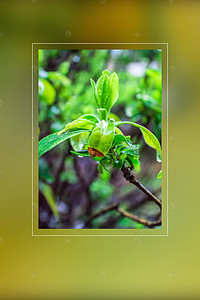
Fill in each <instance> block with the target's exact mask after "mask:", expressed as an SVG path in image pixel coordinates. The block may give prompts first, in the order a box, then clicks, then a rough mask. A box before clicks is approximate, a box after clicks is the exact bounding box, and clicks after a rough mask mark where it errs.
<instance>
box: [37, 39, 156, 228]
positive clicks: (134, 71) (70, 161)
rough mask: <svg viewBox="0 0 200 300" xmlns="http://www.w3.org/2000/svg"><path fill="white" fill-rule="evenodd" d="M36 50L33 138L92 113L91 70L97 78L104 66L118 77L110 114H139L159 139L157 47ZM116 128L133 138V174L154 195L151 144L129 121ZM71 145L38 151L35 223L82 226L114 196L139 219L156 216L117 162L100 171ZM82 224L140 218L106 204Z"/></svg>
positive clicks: (128, 223)
mask: <svg viewBox="0 0 200 300" xmlns="http://www.w3.org/2000/svg"><path fill="white" fill-rule="evenodd" d="M55 46H56V45H55ZM38 51H39V53H38V60H39V62H38V63H39V70H38V74H39V79H38V96H39V116H38V121H39V138H40V139H41V138H43V137H45V136H46V135H48V134H51V133H54V132H57V131H59V130H61V129H63V128H64V126H65V124H67V123H69V122H71V121H73V120H75V119H77V118H79V117H80V116H81V115H82V114H97V112H96V109H97V107H96V102H95V99H94V96H93V92H92V88H91V86H90V78H93V79H94V80H95V81H97V79H98V78H99V77H100V75H101V73H102V71H103V70H104V69H108V70H109V71H110V72H114V71H115V72H117V74H118V76H119V82H120V86H119V99H118V101H117V103H116V105H114V107H113V109H112V112H111V113H110V115H109V118H114V119H115V120H116V121H119V120H129V121H133V122H138V123H139V124H142V125H144V126H145V127H147V128H148V129H149V130H151V131H152V132H153V133H154V134H155V135H156V136H157V138H158V139H159V140H160V141H161V110H162V74H161V65H162V51H161V50H120V49H118V50H59V49H58V50H38ZM122 130H123V132H124V133H125V134H126V135H131V137H132V140H133V142H135V143H139V145H140V151H139V152H140V161H141V171H140V173H139V174H135V175H136V177H137V178H139V179H140V180H141V181H142V183H143V184H144V185H145V186H146V187H147V188H148V189H150V190H151V191H152V192H153V193H154V194H155V195H156V196H158V198H160V199H161V179H157V174H158V172H159V170H160V168H161V163H158V162H157V161H156V151H155V150H153V149H151V148H149V147H148V146H146V144H145V143H144V142H143V138H142V134H141V132H140V131H139V130H138V129H136V128H135V127H133V126H124V127H123V128H122ZM70 150H73V149H72V148H71V146H70V143H69V142H68V141H67V142H64V143H63V144H61V145H60V146H59V147H56V148H55V149H53V150H52V151H50V152H48V153H47V154H45V155H44V156H43V157H41V158H40V159H39V180H40V184H39V189H40V194H39V206H40V207H39V228H75V229H81V228H85V223H86V222H87V220H88V219H89V218H90V217H91V216H92V215H93V214H94V213H96V212H99V211H100V210H101V209H103V208H105V207H107V206H108V205H110V204H113V203H116V201H120V203H121V205H120V207H122V208H124V209H126V210H127V211H129V212H132V213H134V214H135V215H137V216H139V217H141V218H143V219H147V220H150V221H156V220H157V219H158V218H159V213H160V209H159V207H158V206H157V205H156V204H155V203H154V202H152V201H151V200H149V199H148V197H147V196H146V195H145V194H143V193H142V192H141V191H140V190H138V189H137V188H136V187H135V186H134V185H131V184H130V183H128V182H126V180H125V179H124V177H123V175H122V173H121V172H120V171H119V170H117V169H113V168H110V170H108V171H106V170H104V172H103V174H99V173H98V171H97V164H96V162H94V161H93V160H92V159H91V158H88V157H85V158H83V159H82V158H78V157H76V156H75V155H73V154H71V153H70ZM135 172H136V171H135ZM136 173H137V172H136ZM87 228H88V226H87ZM89 228H137V229H139V228H145V226H144V225H143V224H140V223H138V222H135V221H133V220H130V219H128V218H125V217H122V216H120V214H119V213H118V212H116V211H111V212H108V213H107V214H104V215H102V216H99V217H98V218H95V219H94V220H93V221H92V222H91V224H90V225H89ZM157 228H159V227H157Z"/></svg>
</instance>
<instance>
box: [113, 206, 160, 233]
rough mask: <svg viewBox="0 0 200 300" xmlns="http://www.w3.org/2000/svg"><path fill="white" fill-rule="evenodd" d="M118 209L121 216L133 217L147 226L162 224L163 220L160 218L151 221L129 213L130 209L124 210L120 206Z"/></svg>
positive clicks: (132, 218)
mask: <svg viewBox="0 0 200 300" xmlns="http://www.w3.org/2000/svg"><path fill="white" fill-rule="evenodd" d="M117 211H118V212H119V213H120V214H121V216H123V217H126V218H129V219H131V220H133V221H136V222H139V223H141V224H143V225H145V226H147V227H150V228H151V227H154V226H158V225H161V220H160V219H159V220H158V221H153V222H150V221H147V220H145V219H142V218H140V217H137V216H135V215H133V214H131V213H129V212H128V211H125V210H123V209H121V208H119V207H118V208H117Z"/></svg>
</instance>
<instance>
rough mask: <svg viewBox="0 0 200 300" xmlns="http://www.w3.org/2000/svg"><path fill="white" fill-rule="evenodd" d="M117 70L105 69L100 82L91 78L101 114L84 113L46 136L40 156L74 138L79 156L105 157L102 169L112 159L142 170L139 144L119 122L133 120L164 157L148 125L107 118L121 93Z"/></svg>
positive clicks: (41, 145) (151, 144)
mask: <svg viewBox="0 0 200 300" xmlns="http://www.w3.org/2000/svg"><path fill="white" fill-rule="evenodd" d="M113 74H114V75H113ZM113 74H111V76H110V77H109V72H108V71H107V70H105V71H103V73H102V76H101V77H100V78H99V80H98V81H97V84H96V86H95V84H94V82H93V81H92V80H91V84H92V87H93V90H94V94H95V99H96V101H97V103H98V107H99V109H98V110H97V111H98V113H99V118H98V117H96V116H95V115H92V114H88V115H83V116H81V117H80V118H78V119H77V120H75V121H73V122H71V123H68V124H67V125H66V126H65V128H64V129H63V130H61V131H60V132H58V133H57V134H56V133H54V134H51V135H49V136H46V137H45V138H43V139H42V140H40V142H39V157H40V156H41V155H43V154H44V153H45V152H47V151H49V150H50V149H52V148H54V147H55V146H56V145H58V144H60V143H61V142H63V141H65V140H66V139H69V138H70V141H71V145H72V147H73V148H74V150H75V151H77V150H78V151H79V152H73V153H74V154H77V155H79V156H86V155H90V156H91V157H93V158H95V159H96V160H99V157H101V161H100V164H99V170H101V167H105V166H106V164H108V163H112V165H113V166H114V167H117V168H119V169H121V168H122V166H123V164H124V163H128V164H129V165H131V166H134V167H135V169H136V170H137V171H139V170H140V167H139V166H140V165H139V160H138V159H139V156H138V154H137V153H135V151H134V150H135V147H134V145H132V143H131V140H130V137H129V138H127V137H125V136H124V135H123V133H122V132H121V131H120V130H119V128H117V126H119V125H123V124H131V125H133V126H135V127H137V128H139V129H140V130H141V132H142V134H143V137H144V140H145V142H146V143H147V145H149V146H150V147H152V148H153V149H155V150H156V151H157V157H159V159H160V157H161V146H160V143H159V141H158V139H157V138H156V137H155V136H154V134H153V133H152V132H150V131H149V130H148V129H147V128H145V127H144V126H142V125H140V124H137V123H133V122H129V121H128V122H127V121H124V122H115V120H114V119H110V120H108V119H107V115H108V113H109V112H110V109H111V108H112V105H113V104H114V103H115V102H116V100H117V98H118V94H119V83H118V76H117V74H116V73H113ZM116 132H118V133H116ZM84 150H86V151H84Z"/></svg>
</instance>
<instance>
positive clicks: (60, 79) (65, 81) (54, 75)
mask: <svg viewBox="0 0 200 300" xmlns="http://www.w3.org/2000/svg"><path fill="white" fill-rule="evenodd" d="M48 79H49V80H50V81H51V82H52V83H53V84H54V86H55V87H56V88H60V87H61V86H69V85H70V83H71V81H70V79H69V78H67V77H66V76H65V75H63V74H61V73H60V72H48Z"/></svg>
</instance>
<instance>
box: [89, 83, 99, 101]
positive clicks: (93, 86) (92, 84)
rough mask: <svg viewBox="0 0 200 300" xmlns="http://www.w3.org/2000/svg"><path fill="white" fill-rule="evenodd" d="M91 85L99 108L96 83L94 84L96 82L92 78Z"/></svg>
mask: <svg viewBox="0 0 200 300" xmlns="http://www.w3.org/2000/svg"><path fill="white" fill-rule="evenodd" d="M90 83H91V86H92V90H93V93H94V98H95V100H96V103H97V106H98V107H99V103H98V101H97V95H96V88H95V82H94V80H93V79H92V78H90Z"/></svg>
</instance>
